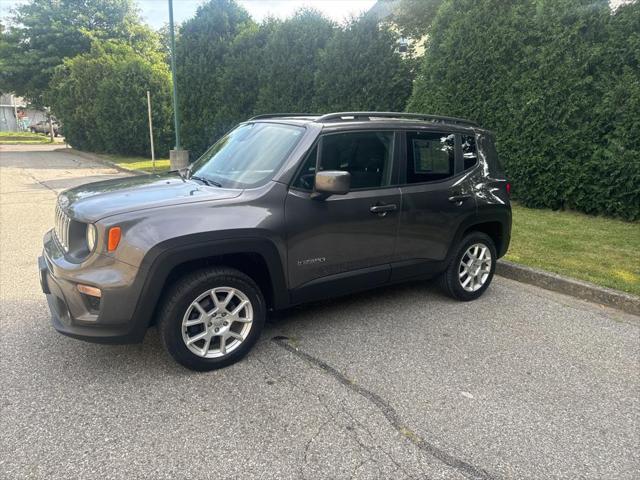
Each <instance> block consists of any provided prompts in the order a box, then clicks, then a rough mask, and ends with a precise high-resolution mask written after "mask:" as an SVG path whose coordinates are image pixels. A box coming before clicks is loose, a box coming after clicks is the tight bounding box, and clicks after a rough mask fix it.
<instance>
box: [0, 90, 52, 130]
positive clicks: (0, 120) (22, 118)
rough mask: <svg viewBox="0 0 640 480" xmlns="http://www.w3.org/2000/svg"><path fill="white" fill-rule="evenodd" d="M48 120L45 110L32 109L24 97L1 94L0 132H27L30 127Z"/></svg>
mask: <svg viewBox="0 0 640 480" xmlns="http://www.w3.org/2000/svg"><path fill="white" fill-rule="evenodd" d="M46 119H47V114H46V113H45V112H44V111H43V110H38V109H35V108H31V107H30V106H29V105H28V103H27V102H26V101H25V100H24V99H23V98H22V97H16V96H15V95H12V94H10V93H3V94H0V132H26V131H28V130H29V126H30V125H33V124H35V123H38V122H40V121H43V120H46Z"/></svg>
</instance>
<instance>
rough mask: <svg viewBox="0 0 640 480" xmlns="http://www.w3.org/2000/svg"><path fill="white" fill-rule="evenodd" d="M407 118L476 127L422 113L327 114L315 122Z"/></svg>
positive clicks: (458, 119)
mask: <svg viewBox="0 0 640 480" xmlns="http://www.w3.org/2000/svg"><path fill="white" fill-rule="evenodd" d="M372 117H373V118H407V119H412V120H425V121H428V122H442V123H453V124H456V125H469V126H474V127H477V126H479V125H478V124H477V123H476V122H474V121H471V120H465V119H464V118H456V117H445V116H442V115H429V114H424V113H404V112H338V113H328V114H326V115H322V116H321V117H320V118H317V119H316V122H320V123H325V122H329V121H332V120H337V121H341V120H343V121H349V120H351V121H353V120H370V119H371V118H372Z"/></svg>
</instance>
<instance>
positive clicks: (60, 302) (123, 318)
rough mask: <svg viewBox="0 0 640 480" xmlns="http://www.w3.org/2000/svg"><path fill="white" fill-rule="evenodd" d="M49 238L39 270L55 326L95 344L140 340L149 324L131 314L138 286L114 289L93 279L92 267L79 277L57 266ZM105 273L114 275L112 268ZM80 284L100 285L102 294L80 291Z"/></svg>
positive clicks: (60, 330) (39, 259)
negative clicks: (88, 294) (49, 251)
mask: <svg viewBox="0 0 640 480" xmlns="http://www.w3.org/2000/svg"><path fill="white" fill-rule="evenodd" d="M47 240H51V239H48V238H47V237H46V236H45V251H44V252H43V255H42V256H41V257H39V258H38V270H39V274H40V286H41V288H42V291H43V293H44V294H45V295H46V298H47V303H48V305H49V310H50V311H51V323H52V325H53V328H55V329H56V330H57V331H58V332H59V333H61V334H63V335H66V336H69V337H73V338H77V339H79V340H85V341H88V342H94V343H112V344H123V343H138V342H141V341H142V340H143V339H144V335H145V333H146V330H147V323H146V322H144V320H143V319H141V320H143V321H136V319H135V317H133V316H132V312H133V310H134V307H135V304H136V302H135V301H136V300H137V298H138V295H137V294H136V292H135V291H134V290H135V288H134V287H132V286H129V287H119V288H112V285H108V284H107V285H101V284H100V283H99V282H95V281H90V279H91V275H90V274H91V272H92V270H91V269H87V270H86V271H85V270H83V271H82V274H78V275H76V276H74V274H73V272H62V271H61V269H60V265H56V264H55V263H54V261H53V260H52V259H51V258H50V257H49V256H48V252H47ZM125 268H126V267H125ZM131 268H132V267H131ZM56 270H57V272H56ZM95 271H96V270H93V272H95ZM62 273H65V274H66V275H62ZM102 273H103V274H104V273H109V274H110V275H106V276H104V275H103V278H114V275H113V271H109V270H107V271H106V272H102ZM95 278H96V279H97V278H100V277H99V276H95ZM78 283H86V284H89V285H92V286H96V287H98V288H101V290H102V297H101V298H100V299H97V298H92V297H89V296H87V295H84V294H82V293H80V292H79V291H78V288H77V285H78Z"/></svg>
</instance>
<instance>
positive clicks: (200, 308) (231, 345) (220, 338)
mask: <svg viewBox="0 0 640 480" xmlns="http://www.w3.org/2000/svg"><path fill="white" fill-rule="evenodd" d="M252 322H253V307H252V305H251V301H250V300H249V298H248V297H247V295H245V294H244V293H243V292H242V291H240V290H238V289H237V288H233V287H216V288H212V289H211V290H207V291H206V292H204V293H203V294H201V295H200V296H198V298H196V299H195V300H194V301H193V302H191V304H190V305H189V307H188V308H187V310H186V312H185V314H184V316H183V318H182V340H183V341H184V344H185V345H186V347H187V348H188V349H189V351H191V352H192V353H194V354H196V355H197V356H199V357H202V358H219V357H223V356H225V355H228V354H230V353H231V352H233V351H234V350H235V349H237V348H238V347H239V346H240V345H241V344H242V342H244V340H245V339H246V338H247V336H248V335H249V332H250V331H251V324H252Z"/></svg>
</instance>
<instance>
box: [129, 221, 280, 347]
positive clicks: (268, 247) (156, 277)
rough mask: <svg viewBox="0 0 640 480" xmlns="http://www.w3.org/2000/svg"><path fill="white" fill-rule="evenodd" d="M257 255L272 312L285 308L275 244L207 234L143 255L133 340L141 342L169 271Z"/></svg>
mask: <svg viewBox="0 0 640 480" xmlns="http://www.w3.org/2000/svg"><path fill="white" fill-rule="evenodd" d="M247 253H249V254H257V255H259V256H260V257H262V259H263V260H264V261H265V264H266V265H267V269H268V272H269V278H270V280H271V286H272V294H273V304H274V307H275V308H284V307H286V306H287V305H289V292H288V289H287V285H286V279H285V275H284V268H283V266H282V261H281V257H280V254H279V253H278V249H277V247H276V245H275V243H274V242H273V241H272V240H270V239H267V238H261V237H241V238H238V237H233V238H219V237H213V238H212V235H211V234H209V233H201V234H193V235H187V236H183V237H176V238H173V239H170V240H167V241H165V242H161V243H159V244H158V245H156V246H154V247H153V248H151V249H150V250H149V252H147V254H146V255H145V257H144V259H143V261H142V263H141V265H140V270H139V272H138V275H137V277H136V280H135V281H134V283H139V285H138V287H139V289H140V295H139V297H138V302H137V304H136V308H135V310H134V314H133V319H134V320H133V321H134V322H135V323H136V327H135V331H136V332H135V333H134V335H135V336H139V338H140V339H141V338H142V337H144V334H145V332H146V329H147V328H148V327H149V325H150V324H151V320H152V316H153V314H154V312H155V311H156V307H157V305H158V302H159V301H160V299H161V295H162V290H163V287H164V285H165V283H166V281H167V279H168V278H169V275H170V273H171V272H172V270H173V269H174V268H176V267H178V266H179V265H182V264H184V263H187V262H190V261H194V260H198V259H205V258H211V257H216V256H221V255H230V254H247Z"/></svg>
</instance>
